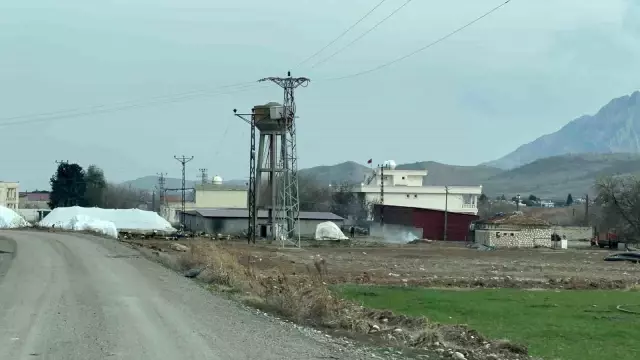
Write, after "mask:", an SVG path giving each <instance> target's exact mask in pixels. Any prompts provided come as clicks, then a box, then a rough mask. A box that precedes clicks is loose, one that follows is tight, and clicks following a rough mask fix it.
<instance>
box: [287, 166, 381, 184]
mask: <svg viewBox="0 0 640 360" xmlns="http://www.w3.org/2000/svg"><path fill="white" fill-rule="evenodd" d="M369 175H371V168H370V167H368V166H364V165H361V164H358V163H356V162H353V161H347V162H343V163H340V164H336V165H323V166H315V167H312V168H308V169H301V170H299V171H298V176H300V177H301V178H309V179H313V180H315V181H316V182H319V183H326V184H327V185H329V184H339V183H342V182H345V181H347V182H350V183H353V184H359V183H361V182H363V181H364V179H365V177H367V176H369Z"/></svg>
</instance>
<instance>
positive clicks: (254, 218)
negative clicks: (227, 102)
mask: <svg viewBox="0 0 640 360" xmlns="http://www.w3.org/2000/svg"><path fill="white" fill-rule="evenodd" d="M233 114H234V115H235V116H237V117H239V118H240V119H242V120H244V121H245V122H246V123H248V124H249V125H250V126H251V139H250V141H249V184H248V185H249V189H248V191H247V209H248V210H249V224H248V227H247V242H248V243H249V244H251V243H254V244H255V243H256V226H257V222H258V203H257V197H256V115H255V111H254V109H252V110H251V114H238V110H237V109H233ZM247 116H250V117H249V119H247V118H246V117H247ZM258 120H259V119H258Z"/></svg>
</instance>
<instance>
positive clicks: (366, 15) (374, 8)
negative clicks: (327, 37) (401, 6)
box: [298, 0, 387, 66]
mask: <svg viewBox="0 0 640 360" xmlns="http://www.w3.org/2000/svg"><path fill="white" fill-rule="evenodd" d="M386 1H387V0H382V1H380V2H379V3H378V4H377V5H376V6H374V7H373V8H371V10H369V12H367V13H366V14H364V16H362V17H361V18H360V19H359V20H358V21H356V22H355V23H353V24H352V25H351V26H349V27H348V28H347V29H346V30H345V31H343V32H342V34H340V35H338V36H337V37H336V38H335V39H333V40H331V42H329V43H328V44H327V45H325V46H324V47H323V48H321V49H320V50H318V51H316V52H315V53H314V54H313V55H311V56H309V57H308V58H306V59H304V60H303V61H301V62H300V63H299V64H298V66H301V65H304V64H306V63H307V62H308V61H309V60H311V59H313V58H314V57H316V56H317V55H318V54H320V53H321V52H323V51H325V50H326V49H327V48H328V47H329V46H331V45H333V44H335V43H336V41H338V40H340V39H342V38H343V37H344V36H345V35H347V33H349V31H351V30H353V28H354V27H356V26H357V25H358V24H360V23H361V22H362V21H364V19H366V18H367V17H369V15H371V14H372V13H373V12H374V11H375V10H376V9H377V8H379V7H380V6H381V5H382V4H384V3H385V2H386Z"/></svg>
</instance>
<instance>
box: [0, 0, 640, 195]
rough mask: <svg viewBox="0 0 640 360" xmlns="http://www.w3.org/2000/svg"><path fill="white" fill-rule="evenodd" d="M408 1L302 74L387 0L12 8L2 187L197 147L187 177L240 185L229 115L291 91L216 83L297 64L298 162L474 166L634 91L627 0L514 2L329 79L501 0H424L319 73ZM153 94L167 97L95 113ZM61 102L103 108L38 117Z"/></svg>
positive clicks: (0, 28)
mask: <svg viewBox="0 0 640 360" xmlns="http://www.w3.org/2000/svg"><path fill="white" fill-rule="evenodd" d="M404 1H405V0H387V1H386V2H385V3H384V4H383V5H382V6H381V7H380V8H378V9H377V10H376V12H374V13H373V14H372V15H371V16H370V17H369V18H368V19H367V20H365V21H364V22H362V23H361V24H360V25H359V26H358V27H357V28H355V29H354V30H353V31H352V32H351V33H350V34H349V35H348V36H347V37H345V38H343V39H342V40H341V41H340V42H338V43H337V44H336V45H335V46H333V47H331V48H329V49H328V50H327V51H325V52H323V53H322V54H320V55H319V56H318V57H317V58H315V59H314V60H312V61H309V62H308V63H306V64H305V65H303V66H300V67H297V66H296V65H297V64H299V63H300V62H301V61H302V60H304V59H305V58H307V57H308V56H309V55H311V54H313V53H315V52H316V51H317V50H319V49H320V48H322V47H323V46H324V45H326V44H327V43H328V42H329V41H331V40H332V39H333V38H335V37H336V36H337V35H338V34H340V33H341V32H342V31H344V30H345V29H346V28H347V27H348V26H349V25H351V24H352V23H354V22H355V21H356V20H357V19H359V18H360V17H361V16H362V15H364V13H366V12H367V11H368V10H369V9H370V8H371V7H373V6H374V5H375V4H376V3H377V2H379V0H349V1H345V0H324V1H318V0H313V1H312V0H278V1H262V0H233V1H211V0H109V1H107V0H101V1H96V0H2V1H0V134H1V135H2V137H1V139H2V140H0V149H1V150H2V161H1V162H0V180H17V181H20V182H21V184H22V185H21V188H22V189H29V190H31V189H34V188H36V187H40V188H43V187H46V186H47V184H48V178H49V177H50V175H51V174H52V173H53V171H54V170H55V166H56V165H55V162H54V161H55V160H69V161H71V162H78V163H80V164H81V165H83V166H87V165H89V164H91V163H95V164H97V165H99V166H101V167H102V168H104V170H105V172H106V175H107V177H108V178H109V179H110V180H113V181H123V180H129V179H133V178H137V177H140V176H145V175H152V174H155V173H157V172H168V173H169V176H175V177H178V176H179V175H180V167H179V164H178V162H177V161H176V160H174V159H173V156H174V155H182V154H184V155H193V156H195V159H194V160H193V161H192V162H191V163H189V165H188V170H187V171H188V177H190V178H196V176H197V169H198V168H201V167H205V168H208V169H209V173H210V175H211V176H213V175H216V174H218V175H221V176H223V177H224V178H226V179H231V178H234V179H237V178H245V177H247V171H248V170H247V169H248V165H247V164H248V141H249V140H248V134H249V132H248V130H249V129H248V126H247V125H246V124H245V123H243V122H242V121H240V120H238V119H237V118H234V117H233V115H232V109H233V108H238V109H239V110H241V111H243V112H248V111H250V109H251V107H252V106H253V105H255V104H260V103H266V102H268V101H281V99H282V91H281V90H280V89H279V88H278V87H276V86H275V85H271V86H265V87H257V86H255V87H251V88H226V89H217V90H216V88H217V87H219V86H224V85H228V84H237V83H243V82H247V81H253V80H256V79H259V78H261V77H265V76H284V75H286V71H287V70H289V69H291V70H293V74H294V75H296V76H307V77H310V78H311V79H312V82H311V84H310V86H309V87H307V88H301V89H299V90H298V91H297V93H296V96H297V105H298V106H297V109H298V115H299V119H298V152H299V157H300V160H299V166H300V167H301V168H302V167H311V166H316V165H323V164H324V165H329V164H335V163H338V162H343V161H346V160H354V161H358V162H362V163H364V162H366V161H367V159H369V158H373V159H374V163H377V162H382V161H383V160H385V159H394V160H396V162H398V163H404V162H414V161H424V160H434V161H439V162H443V163H448V164H458V165H475V164H478V163H481V162H484V161H489V160H493V159H495V158H498V157H501V156H503V155H505V154H507V153H508V152H510V151H512V150H514V149H515V148H516V147H517V146H519V145H521V144H523V143H525V142H529V141H531V140H533V139H535V138H536V137H538V136H540V135H542V134H545V133H549V132H553V131H556V130H558V129H559V128H560V127H562V126H563V125H564V124H566V123H567V122H568V121H570V120H572V119H574V118H576V117H578V116H580V115H582V114H589V113H593V112H595V111H597V110H598V109H599V108H600V107H601V106H602V105H604V104H605V103H607V102H608V101H609V100H610V99H612V98H614V97H618V96H621V95H625V94H628V93H631V92H633V91H634V90H636V89H637V88H638V84H639V83H640V82H639V80H640V71H638V64H640V44H639V39H640V25H639V24H640V6H639V5H637V4H633V3H634V1H632V0H590V1H584V0H512V1H511V3H509V4H508V5H507V6H505V7H504V8H503V9H501V10H500V11H498V12H496V13H494V14H493V15H491V16H489V17H487V18H485V19H484V20H482V21H481V22H478V23H477V24H475V25H474V26H472V27H470V28H468V29H467V30H465V31H464V32H461V33H459V34H458V35H456V36H455V37H452V38H450V39H449V40H447V41H445V42H443V43H441V44H439V45H437V46H434V47H432V48H430V49H429V50H427V51H424V52H422V53H420V54H418V55H416V56H413V57H411V58H409V59H407V60H405V61H402V62H399V63H396V64H394V65H393V66H390V67H388V68H385V69H383V70H380V71H377V72H372V73H370V74H367V75H363V76H360V77H355V78H351V79H347V80H341V81H327V80H326V79H330V78H334V77H338V76H342V75H348V74H351V73H354V72H358V71H362V70H367V69H369V68H372V67H375V66H377V65H379V64H381V63H384V62H386V61H389V60H392V59H395V58H397V57H399V56H402V55H404V54H407V53H410V52H412V51H414V50H415V49H417V48H419V47H421V46H424V45H425V44H427V43H429V42H431V41H433V40H435V39H437V38H439V37H440V36H442V35H445V34H446V33H448V32H450V31H452V30H454V29H455V28H457V27H459V26H461V25H463V24H465V23H466V22H468V21H470V20H472V19H474V18H475V17H477V16H479V15H481V14H482V13H484V12H486V11H487V10H489V9H490V8H492V7H495V6H497V5H498V4H500V3H501V2H503V0H447V1H435V0H413V1H412V2H411V3H410V4H409V5H407V6H406V7H405V8H404V9H403V10H401V11H399V12H398V13H397V14H396V15H395V16H393V17H392V18H390V19H389V20H388V21H387V22H385V23H384V24H382V25H381V26H379V27H378V28H377V29H376V30H374V31H373V32H371V33H370V34H369V35H368V36H366V37H365V38H363V39H362V40H361V41H359V42H357V43H355V44H354V45H353V46H351V47H349V48H348V50H346V51H344V52H342V53H341V54H339V55H337V56H335V57H333V58H332V59H330V60H329V61H327V62H325V63H323V64H321V65H319V66H317V67H314V68H311V66H312V65H314V64H315V62H317V61H318V60H321V59H323V58H324V57H326V56H329V55H331V54H332V53H333V52H335V51H336V50H338V49H340V48H341V47H342V46H344V45H346V44H347V43H349V42H350V41H351V40H352V39H354V38H355V37H357V36H358V35H359V34H361V33H362V32H364V31H366V30H367V29H369V28H370V27H371V26H373V25H374V24H375V23H376V22H378V21H379V20H381V19H382V18H384V17H385V16H387V15H388V14H389V13H390V12H391V11H393V9H395V8H396V7H398V6H399V5H401V4H402V3H403V2H404ZM636 3H638V2H636ZM323 80H325V81H323ZM202 90H206V94H207V95H205V96H198V97H196V96H193V97H189V100H186V101H173V100H176V96H175V95H176V94H189V96H191V94H195V92H197V91H202ZM231 91H236V93H231V94H229V92H231ZM237 91H239V92H237ZM216 92H217V93H216ZM220 92H226V93H227V94H220ZM198 94H202V93H198ZM216 94H217V95H216ZM166 95H171V97H167V98H160V97H162V96H166ZM167 99H172V102H168V101H166V100H167ZM145 101H153V102H157V103H156V104H155V105H154V106H150V107H146V106H137V107H133V108H130V109H128V110H127V111H110V112H103V113H99V112H97V111H98V110H104V109H105V108H101V107H97V106H100V105H109V107H107V108H112V107H113V105H114V104H118V103H124V104H134V105H138V104H141V103H144V102H145ZM67 109H78V110H81V111H83V112H87V113H93V114H92V115H90V116H82V117H70V118H65V117H58V118H53V119H49V120H42V121H40V122H33V121H32V120H33V119H34V117H32V116H30V115H32V114H39V113H49V112H56V111H60V110H67ZM23 116H24V117H23ZM16 117H20V118H16ZM7 123H13V124H12V125H7Z"/></svg>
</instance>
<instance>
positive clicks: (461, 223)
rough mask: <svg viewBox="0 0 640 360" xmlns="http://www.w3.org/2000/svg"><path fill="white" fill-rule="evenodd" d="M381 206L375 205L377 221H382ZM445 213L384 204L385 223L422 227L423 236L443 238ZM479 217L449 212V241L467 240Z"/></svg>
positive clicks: (434, 238) (426, 237) (431, 238)
mask: <svg viewBox="0 0 640 360" xmlns="http://www.w3.org/2000/svg"><path fill="white" fill-rule="evenodd" d="M380 208H381V205H375V206H374V218H375V221H376V222H380ZM444 213H445V212H444V211H441V210H431V209H420V208H412V207H403V206H390V205H384V223H385V224H394V225H404V226H411V227H415V228H421V229H422V237H423V238H425V239H430V240H443V239H444ZM478 219H479V217H478V216H477V215H473V214H463V213H454V212H448V213H447V241H466V240H467V239H468V237H469V228H470V225H471V223H472V222H473V221H476V220H478Z"/></svg>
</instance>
